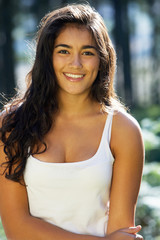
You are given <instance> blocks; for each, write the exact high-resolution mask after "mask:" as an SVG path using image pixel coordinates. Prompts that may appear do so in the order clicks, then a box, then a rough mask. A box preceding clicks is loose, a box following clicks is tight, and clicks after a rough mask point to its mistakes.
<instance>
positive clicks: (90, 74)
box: [53, 24, 100, 95]
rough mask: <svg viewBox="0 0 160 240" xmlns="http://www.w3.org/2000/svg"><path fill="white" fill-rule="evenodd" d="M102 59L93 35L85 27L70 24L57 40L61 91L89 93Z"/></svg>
mask: <svg viewBox="0 0 160 240" xmlns="http://www.w3.org/2000/svg"><path fill="white" fill-rule="evenodd" d="M99 65H100V59H99V56H98V51H97V48H96V43H95V40H94V38H93V36H92V34H91V33H90V32H89V31H88V30H87V29H86V28H85V27H84V26H78V25H75V24H68V25H67V26H66V27H65V28H64V29H63V30H62V31H61V32H60V34H59V35H58V37H57V39H56V40H55V45H54V50H53V68H54V71H55V75H56V80H57V83H58V86H59V91H60V92H61V93H64V92H65V93H68V94H72V95H75V94H76V95H77V94H78V95H80V94H84V93H89V92H90V89H91V86H92V84H93V82H94V81H95V79H96V77H97V74H98V70H99Z"/></svg>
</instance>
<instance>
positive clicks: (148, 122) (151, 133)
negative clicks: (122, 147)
mask: <svg viewBox="0 0 160 240" xmlns="http://www.w3.org/2000/svg"><path fill="white" fill-rule="evenodd" d="M132 115H133V116H134V117H135V118H136V119H137V120H138V122H139V124H140V126H141V129H142V135H143V139H144V144H145V155H146V156H145V166H144V171H143V178H142V185H141V189H140V194H139V199H138V203H137V210H136V224H141V225H142V227H143V228H142V230H141V234H142V235H143V237H144V239H145V240H160V200H159V196H160V106H159V105H157V106H156V105H155V106H152V107H150V108H135V109H133V110H132Z"/></svg>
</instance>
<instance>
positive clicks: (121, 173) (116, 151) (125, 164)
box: [107, 113, 144, 234]
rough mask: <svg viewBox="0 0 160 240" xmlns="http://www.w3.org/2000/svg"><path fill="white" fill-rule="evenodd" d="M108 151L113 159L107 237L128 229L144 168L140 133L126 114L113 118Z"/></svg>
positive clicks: (133, 213)
mask: <svg viewBox="0 0 160 240" xmlns="http://www.w3.org/2000/svg"><path fill="white" fill-rule="evenodd" d="M110 147H111V151H112V153H113V155H114V157H115V161H114V165H113V176H112V185H111V193H110V210H109V220H108V228H107V234H110V233H112V232H114V231H116V230H118V229H120V228H126V227H132V226H134V221H135V209H136V203H137V197H138V193H139V188H140V183H141V178H142V170H143V164H144V146H143V140H142V135H141V130H140V127H139V125H138V123H137V122H136V120H135V119H134V118H132V117H131V116H130V115H129V114H126V113H117V114H115V115H114V117H113V125H112V135H111V142H110Z"/></svg>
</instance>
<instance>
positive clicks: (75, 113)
mask: <svg viewBox="0 0 160 240" xmlns="http://www.w3.org/2000/svg"><path fill="white" fill-rule="evenodd" d="M58 101H59V113H60V114H61V115H63V116H65V117H67V118H73V117H80V116H84V115H90V114H93V113H95V112H99V111H100V104H99V103H97V102H96V101H94V100H92V99H91V98H90V97H89V96H88V94H86V95H85V94H83V95H71V94H68V93H63V96H62V94H59V97H58Z"/></svg>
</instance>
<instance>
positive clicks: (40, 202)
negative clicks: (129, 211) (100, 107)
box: [24, 113, 114, 237]
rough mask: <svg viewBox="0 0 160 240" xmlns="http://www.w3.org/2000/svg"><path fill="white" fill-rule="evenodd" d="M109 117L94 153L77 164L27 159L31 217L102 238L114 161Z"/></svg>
mask: <svg viewBox="0 0 160 240" xmlns="http://www.w3.org/2000/svg"><path fill="white" fill-rule="evenodd" d="M112 118H113V114H112V113H110V114H108V117H107V119H106V123H105V127H104V130H103V133H102V137H101V142H100V144H99V147H98V150H97V152H96V153H95V155H94V156H93V157H91V158H90V159H88V160H84V161H81V162H71V163H48V162H42V161H40V160H38V159H36V158H34V157H33V156H30V157H29V158H28V159H27V164H26V168H25V172H24V181H25V184H26V185H27V186H26V188H27V193H28V201H29V208H30V213H31V215H32V216H35V217H38V218H41V219H43V220H45V221H46V222H49V223H52V224H54V225H56V226H59V227H61V228H63V229H65V230H68V231H71V232H74V233H78V234H88V235H95V236H100V237H101V236H102V237H104V236H105V235H106V229H107V221H108V204H109V193H110V185H111V178H112V167H113V162H114V158H113V156H112V153H111V150H110V146H109V143H110V136H111V127H112Z"/></svg>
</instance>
